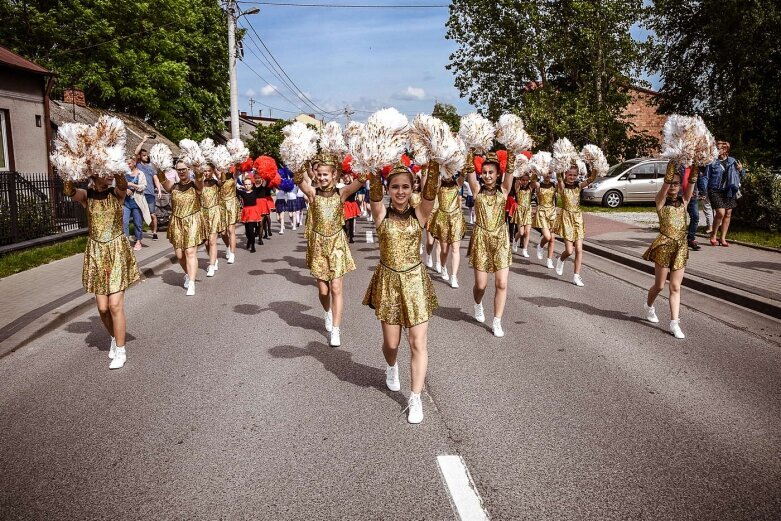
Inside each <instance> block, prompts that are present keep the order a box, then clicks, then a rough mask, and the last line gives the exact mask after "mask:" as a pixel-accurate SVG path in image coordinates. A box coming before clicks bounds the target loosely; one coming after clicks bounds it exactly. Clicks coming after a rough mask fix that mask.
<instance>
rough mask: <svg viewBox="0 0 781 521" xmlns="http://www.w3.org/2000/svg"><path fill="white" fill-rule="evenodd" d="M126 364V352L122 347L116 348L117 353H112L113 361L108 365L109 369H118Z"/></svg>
mask: <svg viewBox="0 0 781 521" xmlns="http://www.w3.org/2000/svg"><path fill="white" fill-rule="evenodd" d="M125 362H127V351H125V348H124V347H119V346H117V351H116V353H114V359H113V360H111V363H110V364H108V368H109V369H119V368H121V367H122V366H123V365H125Z"/></svg>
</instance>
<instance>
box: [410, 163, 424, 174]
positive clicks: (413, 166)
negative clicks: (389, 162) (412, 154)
mask: <svg viewBox="0 0 781 521" xmlns="http://www.w3.org/2000/svg"><path fill="white" fill-rule="evenodd" d="M407 166H409V165H407ZM420 170H421V167H420V165H412V173H413V174H417V173H418V172H420Z"/></svg>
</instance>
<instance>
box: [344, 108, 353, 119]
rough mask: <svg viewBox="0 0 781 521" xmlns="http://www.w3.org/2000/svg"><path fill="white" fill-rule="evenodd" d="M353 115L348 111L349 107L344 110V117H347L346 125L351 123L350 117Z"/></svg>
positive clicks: (351, 111)
mask: <svg viewBox="0 0 781 521" xmlns="http://www.w3.org/2000/svg"><path fill="white" fill-rule="evenodd" d="M353 114H355V111H354V110H350V107H345V108H344V115H345V116H346V117H347V123H349V122H350V121H351V116H352V115H353Z"/></svg>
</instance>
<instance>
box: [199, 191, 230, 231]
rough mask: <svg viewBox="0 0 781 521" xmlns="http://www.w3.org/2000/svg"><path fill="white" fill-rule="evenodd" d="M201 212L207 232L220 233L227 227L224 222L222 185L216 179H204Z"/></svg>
mask: <svg viewBox="0 0 781 521" xmlns="http://www.w3.org/2000/svg"><path fill="white" fill-rule="evenodd" d="M201 212H203V221H204V223H205V225H206V233H207V235H208V234H212V233H220V232H222V231H223V230H224V229H225V226H224V225H223V222H222V217H223V215H222V205H221V204H220V187H219V185H217V182H216V181H204V182H203V189H202V190H201Z"/></svg>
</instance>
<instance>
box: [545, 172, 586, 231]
mask: <svg viewBox="0 0 781 521" xmlns="http://www.w3.org/2000/svg"><path fill="white" fill-rule="evenodd" d="M562 204H563V208H562V209H561V213H559V217H558V218H557V219H556V225H555V226H554V227H553V232H554V233H555V234H556V235H558V236H560V237H562V238H563V239H564V240H567V241H570V242H575V241H577V240H579V239H585V238H586V225H585V224H583V211H582V210H581V209H580V186H577V185H576V186H574V187H566V186H565V187H564V198H563V199H562Z"/></svg>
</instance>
